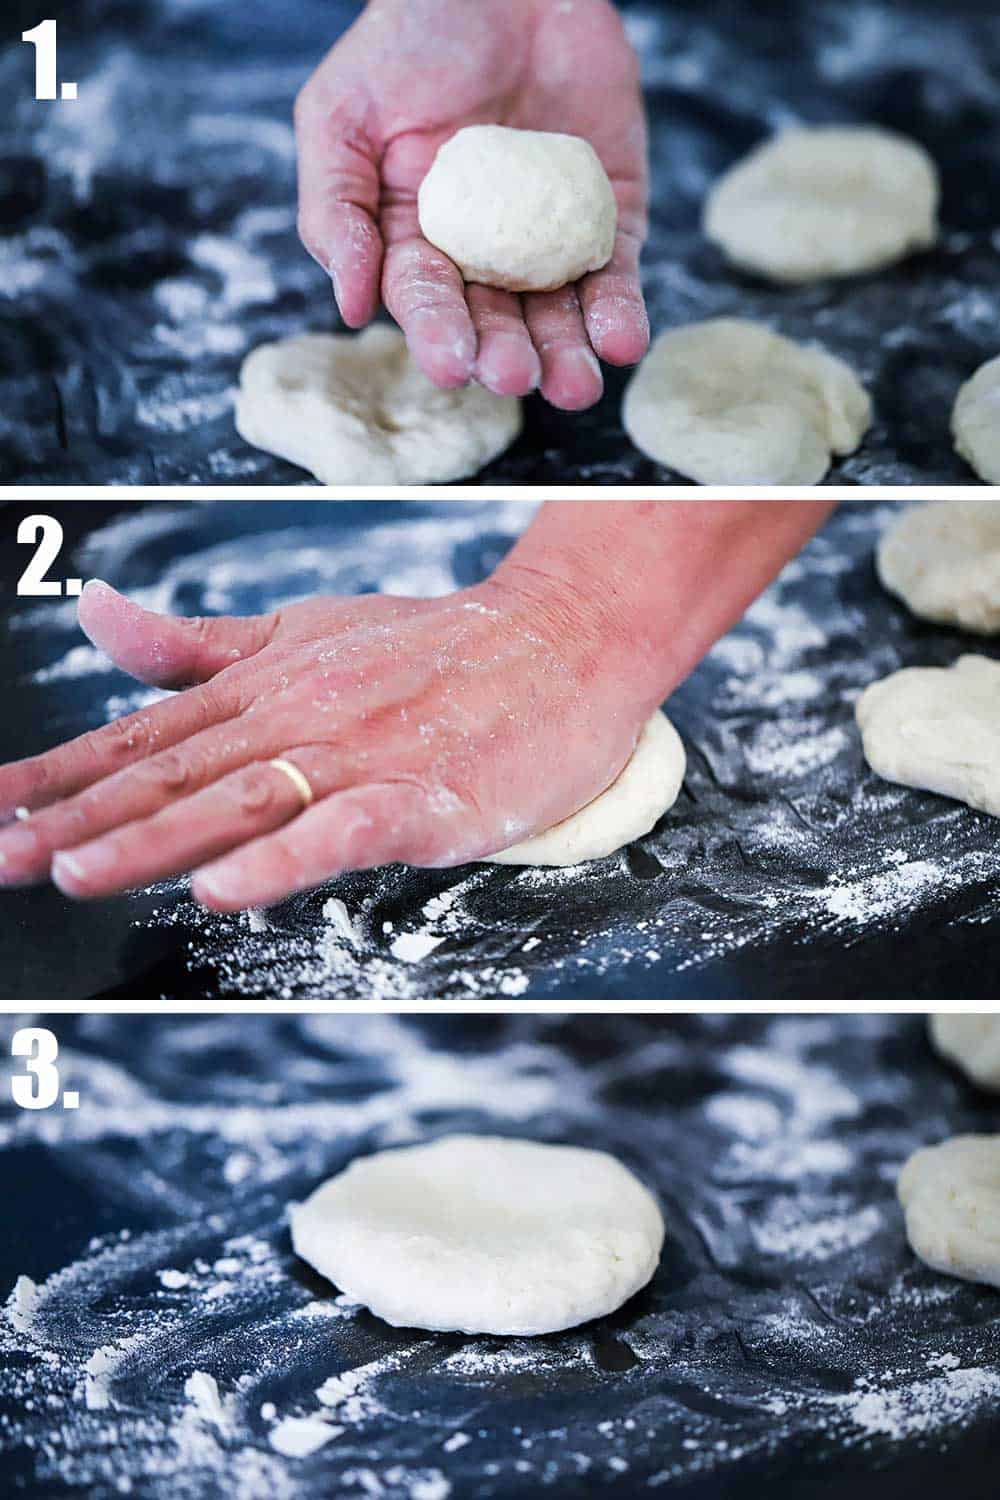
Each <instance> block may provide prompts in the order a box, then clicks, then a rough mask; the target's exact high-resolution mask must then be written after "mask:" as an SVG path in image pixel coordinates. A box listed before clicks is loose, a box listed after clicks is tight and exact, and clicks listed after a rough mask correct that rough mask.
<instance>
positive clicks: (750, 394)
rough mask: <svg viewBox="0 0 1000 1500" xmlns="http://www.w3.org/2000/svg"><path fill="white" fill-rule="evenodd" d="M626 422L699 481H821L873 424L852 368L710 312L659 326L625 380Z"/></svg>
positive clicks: (638, 441)
mask: <svg viewBox="0 0 1000 1500" xmlns="http://www.w3.org/2000/svg"><path fill="white" fill-rule="evenodd" d="M622 418H623V421H624V423H625V430H626V432H627V433H628V435H629V437H630V438H631V439H632V441H633V443H635V445H636V447H637V448H640V449H641V450H642V452H643V453H645V454H647V456H648V457H649V458H653V459H655V460H656V461H657V463H661V464H667V465H669V467H670V468H672V469H677V470H678V471H679V472H680V473H681V474H686V475H687V476H688V477H689V478H691V479H696V480H697V481H698V483H699V484H815V483H816V482H817V481H818V480H820V479H822V478H823V475H824V474H825V473H826V471H827V469H829V467H830V459H831V455H832V454H834V453H837V454H843V453H851V452H853V451H854V449H855V448H856V447H857V446H858V444H859V443H860V441H861V439H862V438H863V437H864V435H865V433H866V432H867V430H868V428H869V426H870V425H871V418H872V407H871V401H870V400H869V397H868V393H867V392H866V391H865V389H864V387H863V386H862V385H861V383H860V381H859V380H858V379H857V377H856V376H855V375H854V373H853V371H852V370H851V369H850V368H849V367H848V366H847V365H845V364H844V362H843V360H840V359H836V358H835V357H834V356H833V355H832V354H827V353H826V352H825V350H823V349H820V348H818V347H817V346H816V345H814V344H797V343H795V342H793V340H792V339H786V338H783V337H782V336H781V334H779V333H772V332H771V330H770V329H769V328H765V327H764V326H763V325H762V324H760V323H752V322H749V321H747V320H746V319H743V318H710V319H709V320H708V321H707V322H704V323H690V324H688V325H687V326H686V327H684V328H674V329H671V330H670V331H669V332H667V333H661V334H660V336H659V338H657V339H656V341H655V342H654V344H653V347H652V349H650V351H649V353H648V354H647V355H646V358H645V359H644V360H643V362H642V364H641V365H640V366H639V369H638V370H637V371H636V373H635V375H633V377H632V379H631V381H630V382H629V386H628V389H627V390H626V392H625V404H624V407H623V409H622Z"/></svg>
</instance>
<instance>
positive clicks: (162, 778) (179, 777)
mask: <svg viewBox="0 0 1000 1500" xmlns="http://www.w3.org/2000/svg"><path fill="white" fill-rule="evenodd" d="M145 776H146V781H147V784H148V786H149V790H150V791H151V792H152V793H153V795H154V796H157V797H167V798H171V797H177V796H179V795H180V794H181V793H183V792H187V791H190V790H191V789H192V787H193V786H194V785H195V783H196V781H197V779H198V763H197V761H196V759H195V757H194V756H192V755H191V754H190V753H184V754H181V753H180V752H177V751H171V750H168V751H166V752H165V753H164V755H162V756H161V757H159V758H158V759H157V760H155V761H154V762H152V764H150V765H149V766H147V767H146V768H145Z"/></svg>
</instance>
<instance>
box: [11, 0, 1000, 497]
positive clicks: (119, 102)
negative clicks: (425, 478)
mask: <svg viewBox="0 0 1000 1500" xmlns="http://www.w3.org/2000/svg"><path fill="white" fill-rule="evenodd" d="M619 8H620V10H621V12H622V15H623V18H624V21H625V25H626V27H627V30H628V34H629V36H630V38H631V39H632V41H633V42H634V44H635V46H636V47H637V49H638V52H639V56H640V61H641V66H642V78H643V84H644V89H645V94H646V100H647V105H648V109H649V115H650V157H651V176H652V194H651V204H652V232H651V235H650V240H649V245H648V248H647V250H646V252H645V254H644V256H643V279H644V283H645V289H646V295H647V300H648V303H649V311H650V320H651V324H652V327H653V329H654V331H656V332H659V331H660V330H661V329H664V328H667V327H673V326H675V325H677V324H679V323H685V322H691V321H694V320H695V319H700V318H709V317H718V316H740V317H750V318H758V319H763V320H764V321H772V320H773V321H775V322H777V323H778V325H779V326H780V329H781V331H782V332H783V333H785V334H787V335H789V336H790V337H792V338H797V339H802V340H807V339H811V338H815V339H818V340H820V342H822V343H823V344H824V345H826V346H827V347H829V348H830V350H831V352H832V353H834V354H836V355H839V356H840V357H841V358H843V359H845V360H846V361H847V362H848V364H850V365H851V367H852V368H854V369H856V370H857V371H858V373H859V375H860V376H861V378H862V380H863V381H864V383H865V384H866V385H867V386H868V387H869V389H870V390H871V392H872V395H873V397H874V400H875V405H876V409H877V411H878V414H879V420H878V424H877V425H876V427H875V428H874V429H873V431H872V432H871V433H870V434H869V436H868V438H867V439H866V441H865V443H864V444H863V445H862V447H861V448H860V449H859V451H858V452H857V453H856V454H854V455H852V456H851V457H849V458H846V459H844V460H843V461H841V462H840V463H838V464H837V465H836V467H835V470H834V475H833V477H834V478H835V479H836V480H837V482H840V483H848V484H850V483H864V484H881V483H886V484H888V483H903V484H921V483H923V484H929V483H937V484H943V483H953V484H964V483H969V482H973V480H974V476H973V475H972V474H971V472H970V470H969V469H968V467H967V465H966V464H965V462H964V461H963V460H962V458H961V457H960V456H959V455H958V454H957V453H956V452H955V451H954V448H953V446H952V442H951V437H950V434H949V431H948V419H949V413H950V411H951V406H952V403H953V401H954V399H955V395H956V392H957V391H958V388H959V386H960V385H961V384H962V383H963V381H965V380H966V379H968V377H969V376H970V375H971V374H972V372H973V370H975V369H976V367H977V366H978V365H980V364H982V363H983V361H985V360H987V359H990V358H992V357H993V356H995V355H996V353H997V328H998V327H1000V257H998V256H997V253H996V248H995V245H994V235H995V233H996V222H997V213H996V204H997V200H998V197H1000V84H998V79H1000V30H998V28H997V26H996V24H995V15H994V13H993V12H992V11H991V9H990V7H989V6H984V5H983V3H982V0H953V3H951V4H949V5H947V6H943V5H938V6H936V7H935V8H934V10H933V24H929V23H928V7H927V3H926V0H775V3H772V4H769V5H748V4H747V3H746V0H704V3H701V4H698V5H694V4H692V3H690V0H685V3H682V4H678V5H665V4H663V3H661V0H620V7H619ZM357 13H358V7H357V3H356V0H303V3H301V4H298V5H296V6H295V7H294V11H293V10H290V8H289V6H288V5H287V4H285V3H282V0H261V3H259V4H258V5H256V6H255V7H254V8H253V26H252V28H251V27H248V25H247V24H246V20H245V16H244V15H243V13H242V12H241V11H238V10H237V9H234V8H231V7H228V6H221V5H215V6H213V5H208V4H205V3H196V0H129V3H128V4H127V5H120V6H109V5H108V4H106V3H103V0H78V3H77V4H76V5H74V7H73V24H72V26H64V27H62V28H61V29H60V33H59V54H60V73H61V75H62V76H63V77H68V78H71V79H78V80H80V98H79V100H78V101H77V103H76V104H74V105H72V106H68V107H67V108H65V109H64V108H62V107H58V108H54V109H47V108H39V107H38V106H37V104H36V103H35V101H34V100H33V99H32V97H31V90H30V88H28V87H26V86H25V80H26V77H27V76H28V72H29V70H30V57H29V55H28V52H27V49H26V48H25V47H24V46H23V44H22V43H21V42H20V41H19V40H17V32H19V31H20V28H17V29H16V31H15V29H14V28H13V27H12V28H11V32H10V35H9V36H8V37H5V47H4V50H2V51H0V84H2V86H3V97H4V98H5V99H6V100H7V101H9V107H8V109H7V111H6V112H5V115H4V118H3V120H2V122H0V193H2V194H3V203H4V225H5V231H6V235H5V239H4V242H3V247H2V250H0V266H2V275H0V366H2V369H3V376H2V391H3V401H2V403H0V479H2V480H3V481H4V482H6V483H13V482H21V483H37V484H46V483H47V484H60V483H76V484H102V483H118V484H156V483H193V484H202V485H211V484H213V483H228V484H237V483H251V484H262V485H263V484H274V483H283V484H284V483H287V484H294V483H297V482H299V481H300V480H301V473H300V472H299V471H297V470H296V469H294V468H293V467H291V466H290V465H287V464H284V463H282V462H280V461H279V460H276V459H272V458H269V457H268V456H267V455H265V454H262V453H260V452H255V451H254V450H253V449H251V448H249V447H248V446H247V445H246V444H245V443H243V442H241V441H240V439H239V438H238V436H237V434H236V432H235V430H234V428H233V421H232V401H233V392H234V389H235V385H236V379H237V374H238V371H239V367H240V363H241V361H242V359H243V357H244V356H245V355H246V354H247V353H248V352H249V351H250V349H252V348H254V347H256V345H258V344H261V343H264V342H266V341H268V340H271V339H276V338H282V337H286V336H288V335H290V334H295V333H301V331H302V330H303V329H304V328H321V329H322V328H327V329H331V330H332V329H333V328H334V327H335V326H336V325H335V323H334V317H333V305H332V297H331V293H330V283H329V279H328V277H327V276H326V275H325V274H324V273H323V271H322V270H321V268H320V267H319V266H317V265H316V264H314V262H313V261H312V260H311V259H310V258H309V257H308V256H307V255H306V254H305V252H304V251H303V250H302V248H301V246H300V245H299V242H298V238H297V235H296V229H295V217H296V208H295V147H294V139H293V134H292V105H293V101H294V98H295V95H296V93H297V91H298V90H299V88H301V86H302V84H303V82H304V81H305V79H306V77H307V76H308V74H309V72H310V71H311V70H312V68H314V67H315V65H316V63H317V62H318V60H319V59H320V58H321V57H322V56H323V55H324V54H325V53H326V51H327V49H328V48H329V47H330V45H331V43H332V42H333V41H334V38H335V36H336V35H337V33H338V31H339V30H340V29H341V28H342V27H344V26H346V25H347V24H348V23H349V22H351V21H353V20H354V18H355V17H356V15H357ZM36 19H37V16H35V15H32V16H29V17H28V21H27V22H26V23H25V24H28V23H29V22H33V21H34V20H36ZM438 58H439V62H440V67H441V70H442V76H444V77H447V76H448V75H449V72H450V71H453V70H457V69H459V68H460V67H461V66H462V63H463V59H462V57H461V55H460V53H459V52H458V49H457V48H456V47H455V45H454V44H452V45H451V46H450V47H449V45H448V43H447V41H442V42H441V44H440V46H439V51H438ZM549 66H550V67H551V68H552V70H553V76H554V77H556V78H558V77H559V70H560V68H562V67H566V66H571V63H570V62H569V61H568V60H567V59H565V58H559V57H555V58H550V59H549ZM84 85H85V86H84ZM857 119H864V120H865V121H869V122H873V123H880V124H882V125H885V126H889V127H891V128H893V129H895V130H898V131H901V132H902V133H903V134H905V135H910V136H912V137H913V138H914V139H916V140H919V141H921V142H923V144H924V145H926V147H927V148H928V149H929V151H930V152H931V154H932V156H933V157H934V159H935V161H936V162H937V163H938V165H939V167H940V170H941V174H942V179H943V182H944V186H945V201H944V211H943V214H942V222H943V225H944V234H943V237H942V240H941V242H940V243H939V245H938V246H937V247H936V248H935V250H934V251H933V252H931V253H930V254H929V255H925V256H921V257H920V259H919V263H918V262H917V261H910V262H905V263H903V264H902V265H900V266H896V267H891V268H890V269H888V270H887V271H885V272H879V273H877V274H876V275H874V276H868V277H861V278H859V279H858V280H857V281H856V282H851V283H844V284H841V285H826V286H820V287H806V288H804V289H795V290H792V291H789V292H785V291H782V290H780V289H774V288H770V287H768V286H766V285H763V284H761V283H758V282H757V281H754V280H753V279H751V278H749V277H744V276H742V275H741V274H740V273H739V272H736V271H733V270H731V269H729V268H727V267H726V266H725V265H724V263H723V258H722V255H721V253H720V252H718V251H717V250H715V249H714V248H713V247H711V246H710V245H709V244H708V243H707V242H706V241H705V239H704V237H703V235H702V233H701V227H700V221H701V213H702V206H703V203H704V200H705V196H706V194H707V193H708V191H709V189H710V187H711V186H712V184H713V183H714V182H716V181H717V180H718V178H719V176H720V175H721V173H722V172H723V171H724V170H725V169H726V167H727V166H729V165H730V164H731V163H732V162H733V161H735V160H737V158H739V157H740V156H742V155H744V154H745V153H746V152H747V151H749V150H750V149H751V148H752V147H753V146H755V145H756V144H757V142H758V141H760V140H762V139H764V138H766V137H768V136H770V135H772V134H773V133H774V132H775V131H776V130H779V129H783V128H785V127H787V126H789V125H794V124H796V123H803V122H813V123H843V122H845V121H852V120H857ZM555 123H557V124H558V123H559V122H555ZM605 374H606V377H607V394H606V396H605V399H604V400H603V401H602V403H601V404H600V405H599V406H598V407H597V408H596V410H595V411H593V412H590V413H587V415H586V417H585V418H583V419H581V418H580V417H579V416H572V415H567V414H565V413H559V412H556V411H554V410H553V409H552V408H551V407H550V406H548V405H547V403H545V402H544V401H543V400H542V399H540V398H539V397H534V398H533V399H532V400H530V401H529V402H528V403H527V410H526V427H525V432H524V435H523V437H522V438H521V439H520V440H519V442H518V443H517V444H515V446H514V447H512V448H511V449H510V450H509V452H508V453H507V454H506V455H505V456H504V457H503V458H502V459H501V460H499V461H498V462H496V463H495V464H493V465H491V466H490V470H489V473H488V476H487V477H488V479H489V480H491V481H493V480H499V481H500V482H503V483H525V482H529V481H530V482H537V483H545V482H552V483H558V484H568V483H572V482H574V481H578V482H583V483H594V484H599V483H602V482H617V483H626V482H630V481H634V482H638V483H646V482H649V481H651V480H654V479H664V478H666V479H671V480H673V481H675V482H679V481H678V476H676V475H674V474H672V473H671V472H670V471H669V470H667V471H664V470H662V469H660V467H659V466H658V465H656V464H654V463H652V462H651V461H650V460H647V459H645V458H643V457H642V455H641V454H640V453H639V452H638V451H637V450H635V449H634V448H633V447H632V445H631V444H630V443H629V442H628V441H627V439H626V437H625V433H624V430H623V428H622V425H621V420H620V412H621V393H622V389H623V387H624V384H625V379H626V372H623V371H615V370H610V369H608V370H606V371H605Z"/></svg>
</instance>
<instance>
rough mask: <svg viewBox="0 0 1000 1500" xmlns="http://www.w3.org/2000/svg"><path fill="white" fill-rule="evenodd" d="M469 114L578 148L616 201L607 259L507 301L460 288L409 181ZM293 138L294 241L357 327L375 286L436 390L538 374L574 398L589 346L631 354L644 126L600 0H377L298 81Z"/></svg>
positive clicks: (628, 65) (631, 72) (370, 307)
mask: <svg viewBox="0 0 1000 1500" xmlns="http://www.w3.org/2000/svg"><path fill="white" fill-rule="evenodd" d="M481 123H496V124H504V125H510V126H514V127H517V128H522V129H536V130H555V131H563V132H566V133H569V134H574V135H580V136H583V137H584V138H586V139H587V140H589V141H590V143H591V144H592V145H593V146H594V148H595V150H596V151H597V153H598V155H599V156H600V158H601V160H602V162H603V163H604V166H605V169H606V170H607V172H608V175H609V177H610V179H611V182H612V185H613V188H614V191H615V195H616V198H617V201H618V209H619V233H618V238H617V243H616V248H615V253H614V256H613V258H612V260H611V262H610V264H609V265H608V266H607V267H605V268H604V270H602V271H600V272H596V273H594V274H592V275H590V276H587V277H584V278H583V280H582V281H581V282H580V283H579V284H578V285H577V286H575V287H567V288H564V289H562V290H561V291H558V292H551V293H530V294H526V295H525V296H522V297H517V296H514V295H512V294H511V293H507V292H502V291H498V290H497V289H495V288H488V287H482V286H474V285H470V286H465V285H463V282H462V278H461V276H460V274H459V272H458V271H457V269H456V267H455V266H454V265H453V264H452V262H451V261H450V260H449V259H448V258H447V256H445V255H443V254H442V252H440V251H439V250H436V249H435V248H434V247H433V246H431V245H430V244H428V242H427V241H426V240H425V239H424V238H423V237H422V235H421V234H420V228H419V224H418V221H417V192H418V189H419V187H420V184H421V182H422V181H423V178H424V177H425V175H426V174H427V172H428V170H429V169H430V166H431V164H432V163H433V160H434V157H435V155H436V153H437V151H438V149H439V147H440V146H441V145H442V144H443V143H444V141H446V140H448V139H449V138H450V137H451V136H452V135H453V134H454V133H455V132H456V131H457V130H459V129H461V128H462V127H463V126H465V125H469V124H481ZM298 134H299V149H300V198H301V227H302V233H303V239H304V240H305V242H306V244H307V246H308V247H309V248H310V250H311V251H312V253H313V254H314V255H315V256H316V257H317V259H319V260H320V261H321V262H322V263H323V264H324V265H326V266H327V267H328V269H329V270H330V272H331V274H332V276H333V279H334V285H335V289H336V291H337V295H338V300H339V301H340V304H341V309H342V312H343V314H344V317H345V320H346V321H347V322H348V323H351V324H352V325H355V326H357V325H360V324H362V323H364V322H366V321H368V319H369V318H370V317H371V316H372V315H373V313H374V311H375V308H376V306H377V300H378V292H379V287H380V286H381V292H382V296H383V298H384V300H385V303H386V305H387V307H388V308H389V310H390V312H391V313H392V314H393V316H394V317H395V318H396V320H397V321H398V322H399V323H400V325H401V326H402V328H403V330H404V332H405V333H406V336H407V340H408V343H409V345H410V349H411V352H412V353H413V355H414V357H415V358H416V359H417V361H418V363H419V364H420V365H421V366H422V368H423V369H424V370H425V372H426V373H427V374H428V375H429V376H430V377H431V378H432V379H434V380H435V381H436V382H437V383H438V384H441V385H459V384H463V383H464V382H465V381H466V380H468V379H469V378H470V376H472V377H474V378H476V379H478V380H480V381H481V382H482V383H483V384H484V385H486V386H488V387H489V388H490V389H492V390H495V391H497V392H498V393H499V394H504V395H520V394H525V393H526V392H527V391H528V390H530V389H532V388H533V387H534V386H536V385H540V386H541V389H542V392H543V394H545V395H546V396H547V397H548V398H549V399H550V400H552V401H553V402H554V403H555V404H556V405H560V406H565V407H569V408H579V407H583V406H588V405H591V404H592V403H593V402H594V401H595V400H597V399H598V397H599V396H600V393H601V389H602V382H601V376H600V370H599V366H598V364H597V361H596V359H595V358H594V351H596V353H597V354H599V355H600V356H601V357H603V358H605V359H607V360H608V361H609V362H611V363H616V364H629V363H633V362H635V360H637V359H639V358H641V356H642V354H643V352H644V350H645V347H646V344H647V342H648V325H647V322H646V316H645V309H644V306H643V301H642V293H641V289H640V286H639V280H638V260H639V251H640V249H641V244H642V239H643V236H644V234H645V222H646V193H647V180H646V135H645V124H644V117H643V111H642V103H641V96H640V92H639V88H638V81H637V75H636V63H635V57H634V55H633V53H632V50H631V48H630V47H629V45H628V42H627V40H626V38H625V35H624V33H623V31H622V28H621V24H620V22H619V20H618V17H617V15H616V14H615V12H614V10H613V9H612V8H611V6H610V5H608V4H607V3H606V0H569V3H567V0H482V3H480V4H477V5H476V6H475V7H470V6H468V5H467V4H465V3H464V0H425V3H418V4H416V5H414V4H412V3H407V4H405V5H400V4H398V3H397V0H384V3H382V4H375V5H373V6H372V7H371V8H370V9H369V11H367V12H366V13H365V15H364V17H362V20H361V21H360V22H359V23H358V24H357V26H355V27H354V28H352V30H351V31H350V32H349V33H348V34H347V36H346V37H345V38H344V39H343V40H342V41H341V42H340V43H338V45H337V46H336V47H335V48H334V49H333V51H332V52H331V54H330V55H329V57H328V58H327V59H326V61H325V62H324V63H323V64H322V65H321V67H320V69H319V70H318V72H317V73H316V74H315V75H314V78H313V79H312V80H311V81H310V83H309V84H308V85H307V87H306V89H305V90H304V91H303V94H302V96H301V99H300V104H299V109H298Z"/></svg>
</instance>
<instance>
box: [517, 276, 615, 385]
mask: <svg viewBox="0 0 1000 1500" xmlns="http://www.w3.org/2000/svg"><path fill="white" fill-rule="evenodd" d="M524 316H525V321H526V322H527V325H528V331H529V332H530V334H531V337H532V340H533V341H534V345H535V348H536V349H537V350H538V354H539V356H540V358H541V361H542V395H543V396H544V397H545V399H546V400H547V401H551V403H552V405H553V406H558V407H561V408H562V410H563V411H583V410H584V409H585V408H586V407H588V406H593V405H594V403H595V402H597V401H599V400H600V399H601V393H602V391H603V390H604V380H603V378H602V376H601V367H600V365H599V364H598V362H597V357H596V356H595V354H594V351H593V349H592V348H591V347H590V340H589V338H588V337H587V330H586V328H585V327H584V324H583V314H582V313H581V311H580V302H579V298H578V297H577V295H576V290H575V288H574V287H563V288H562V290H560V291H558V292H528V293H527V294H526V295H525V297H524Z"/></svg>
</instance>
